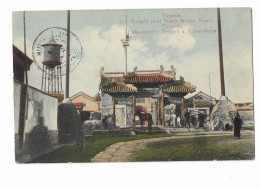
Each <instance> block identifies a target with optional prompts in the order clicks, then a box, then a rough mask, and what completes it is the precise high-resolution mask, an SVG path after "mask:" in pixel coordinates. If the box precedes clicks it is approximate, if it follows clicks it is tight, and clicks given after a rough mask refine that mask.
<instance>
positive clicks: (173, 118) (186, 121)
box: [167, 109, 206, 128]
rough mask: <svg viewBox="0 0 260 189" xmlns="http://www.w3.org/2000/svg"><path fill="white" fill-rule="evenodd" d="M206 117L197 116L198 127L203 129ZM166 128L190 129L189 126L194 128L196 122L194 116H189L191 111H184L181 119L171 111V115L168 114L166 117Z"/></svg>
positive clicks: (203, 115)
mask: <svg viewBox="0 0 260 189" xmlns="http://www.w3.org/2000/svg"><path fill="white" fill-rule="evenodd" d="M205 119H206V115H205V114H203V113H200V114H199V127H203V126H204V123H205ZM167 121H168V126H169V127H184V128H190V127H191V125H192V126H193V127H194V126H196V120H195V117H194V115H191V111H190V110H188V109H186V112H185V114H184V117H183V118H181V116H177V115H176V114H175V113H174V111H173V110H171V113H170V114H168V117H167Z"/></svg>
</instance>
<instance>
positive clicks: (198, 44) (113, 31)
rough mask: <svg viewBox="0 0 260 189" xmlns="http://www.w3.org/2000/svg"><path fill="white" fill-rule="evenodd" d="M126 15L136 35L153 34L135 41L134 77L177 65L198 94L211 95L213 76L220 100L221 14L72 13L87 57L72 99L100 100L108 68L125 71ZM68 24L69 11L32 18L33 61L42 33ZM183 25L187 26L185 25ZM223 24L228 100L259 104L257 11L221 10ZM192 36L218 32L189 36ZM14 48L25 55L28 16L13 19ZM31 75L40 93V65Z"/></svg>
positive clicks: (131, 53)
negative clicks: (76, 96) (255, 65)
mask: <svg viewBox="0 0 260 189" xmlns="http://www.w3.org/2000/svg"><path fill="white" fill-rule="evenodd" d="M126 14H127V15H128V29H129V30H130V32H131V31H135V30H138V31H151V30H152V31H153V33H151V32H150V33H146V34H131V35H130V39H131V42H130V46H129V48H128V71H132V70H133V68H134V67H135V66H137V67H138V70H155V69H159V67H160V65H163V66H164V67H165V70H169V69H170V65H173V66H174V67H175V68H176V71H177V78H179V76H183V77H184V79H185V80H186V81H189V82H191V83H192V84H194V85H195V86H197V91H196V92H199V91H203V92H206V93H208V94H209V91H210V89H209V75H210V78H211V94H212V96H214V97H216V98H219V97H220V94H221V92H220V78H219V54H218V34H217V29H218V28H217V9H146V10H91V11H89V10H88V11H71V31H72V32H73V33H75V34H76V35H77V36H78V38H79V40H80V42H81V44H82V47H83V57H82V60H81V62H80V64H79V66H78V67H77V69H75V70H74V71H73V72H72V73H71V74H70V96H72V95H74V94H75V93H77V92H79V91H83V92H85V93H86V94H88V95H90V96H94V95H95V94H96V93H97V92H98V86H99V81H100V78H99V70H100V68H101V67H102V66H104V68H105V71H108V72H109V71H122V72H123V71H125V61H124V60H125V59H124V50H123V47H122V44H121V39H123V38H124V37H125V15H126ZM167 18H168V19H169V20H172V21H173V23H171V24H167V27H170V26H172V27H175V28H165V27H166V25H163V24H164V23H165V22H166V19H167ZM66 19H67V12H66V11H42V12H26V34H27V54H28V56H29V57H32V44H33V42H34V40H35V38H36V37H37V36H38V35H39V33H41V32H42V31H43V30H45V29H46V28H49V27H63V28H66V21H67V20H66ZM181 19H184V20H186V22H185V23H181ZM152 20H156V21H157V22H155V23H152ZM201 20H203V21H204V22H200V21H201ZM160 22H161V23H160ZM221 22H222V39H223V42H222V44H223V56H224V70H225V86H226V96H228V97H229V99H231V100H232V101H233V102H246V101H253V73H252V25H251V9H248V8H229V9H221ZM176 27H177V29H178V27H179V32H180V33H173V34H172V33H164V32H162V30H164V31H170V30H174V31H176V30H177V29H176ZM182 30H183V31H185V33H182ZM190 30H191V31H194V30H195V31H204V30H216V32H215V33H214V32H213V33H188V32H187V31H190ZM13 43H14V45H16V46H17V47H18V48H20V49H21V50H22V51H23V14H22V12H16V13H14V14H13ZM28 75H29V85H31V86H34V87H37V88H40V87H41V71H39V70H38V69H37V68H36V65H35V64H32V66H31V70H30V71H29V72H28ZM63 83H65V78H63ZM63 89H65V86H64V87H63ZM194 94H195V93H193V94H192V95H194ZM188 96H190V95H188Z"/></svg>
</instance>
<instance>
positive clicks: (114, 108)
mask: <svg viewBox="0 0 260 189" xmlns="http://www.w3.org/2000/svg"><path fill="white" fill-rule="evenodd" d="M112 100H113V104H112V106H113V124H114V126H116V100H115V97H114V96H113V99H112Z"/></svg>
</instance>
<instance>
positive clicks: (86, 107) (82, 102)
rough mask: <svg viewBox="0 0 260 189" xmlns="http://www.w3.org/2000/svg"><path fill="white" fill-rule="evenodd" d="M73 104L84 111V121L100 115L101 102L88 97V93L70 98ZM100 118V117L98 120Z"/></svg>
mask: <svg viewBox="0 0 260 189" xmlns="http://www.w3.org/2000/svg"><path fill="white" fill-rule="evenodd" d="M70 100H71V102H72V103H73V104H74V106H75V107H76V109H77V110H81V111H82V115H83V119H84V120H89V119H91V115H96V113H100V107H99V106H100V105H99V103H100V100H99V99H98V98H97V99H95V98H94V97H91V96H89V95H87V94H86V93H83V92H79V93H77V94H75V95H73V96H72V97H70ZM99 117H100V116H98V119H100V118H99Z"/></svg>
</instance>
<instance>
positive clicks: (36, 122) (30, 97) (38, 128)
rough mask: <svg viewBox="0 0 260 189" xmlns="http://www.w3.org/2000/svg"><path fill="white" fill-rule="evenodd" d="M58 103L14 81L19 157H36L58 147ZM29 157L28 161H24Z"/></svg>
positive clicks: (54, 99) (16, 135)
mask: <svg viewBox="0 0 260 189" xmlns="http://www.w3.org/2000/svg"><path fill="white" fill-rule="evenodd" d="M57 113H58V100H57V99H56V98H54V97H51V96H50V95H48V94H46V93H43V92H42V91H40V90H38V89H35V88H33V87H30V86H26V85H24V84H21V83H19V82H16V81H14V126H15V157H16V161H17V162H23V161H24V159H30V158H31V157H36V156H37V154H42V152H43V151H45V150H47V149H48V148H51V147H53V146H55V145H57V144H58V126H57ZM24 157H26V158H24Z"/></svg>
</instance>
